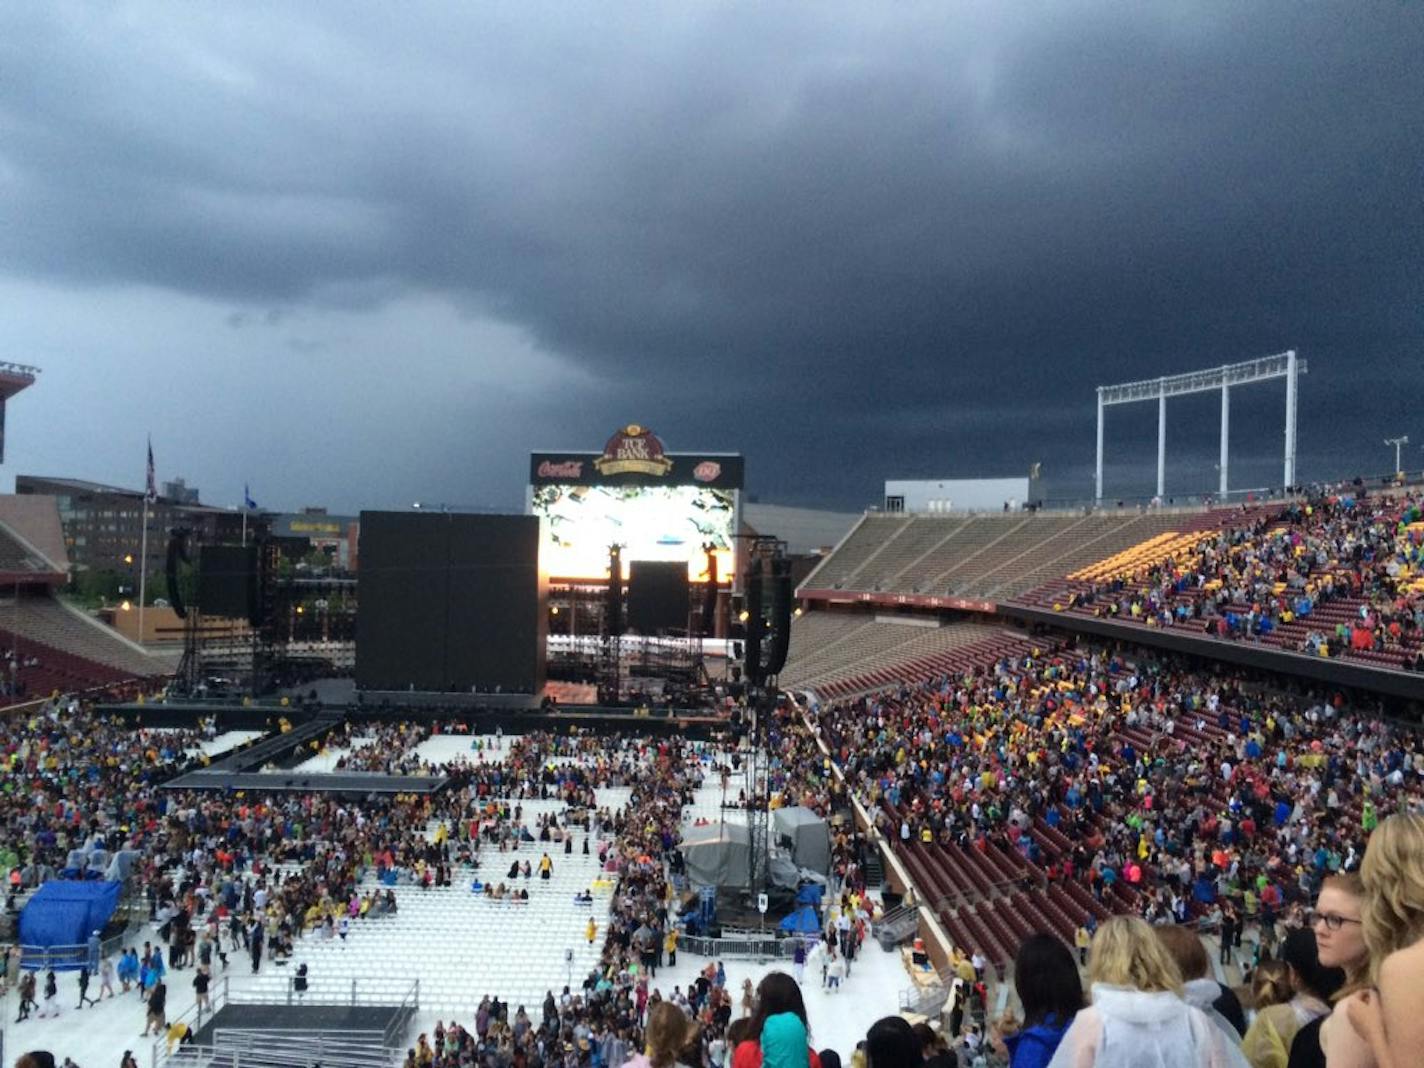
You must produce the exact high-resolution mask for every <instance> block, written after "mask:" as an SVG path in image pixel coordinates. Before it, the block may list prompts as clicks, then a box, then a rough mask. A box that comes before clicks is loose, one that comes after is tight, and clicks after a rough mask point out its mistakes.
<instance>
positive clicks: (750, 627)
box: [744, 560, 766, 685]
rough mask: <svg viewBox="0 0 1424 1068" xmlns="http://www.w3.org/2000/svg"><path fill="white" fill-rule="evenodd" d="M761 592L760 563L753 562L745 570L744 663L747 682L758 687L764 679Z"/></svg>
mask: <svg viewBox="0 0 1424 1068" xmlns="http://www.w3.org/2000/svg"><path fill="white" fill-rule="evenodd" d="M761 591H762V575H761V561H760V560H754V561H753V562H752V565H751V567H750V568H748V569H747V609H746V611H747V625H746V631H747V633H746V639H745V640H746V650H747V655H746V657H745V661H744V662H745V664H746V676H747V681H748V682H750V683H753V684H756V685H760V683H761V681H762V678H763V677H764V676H763V674H762V668H761V641H762V636H763V635H764V634H765V632H766V620H764V619H763V618H762V614H761Z"/></svg>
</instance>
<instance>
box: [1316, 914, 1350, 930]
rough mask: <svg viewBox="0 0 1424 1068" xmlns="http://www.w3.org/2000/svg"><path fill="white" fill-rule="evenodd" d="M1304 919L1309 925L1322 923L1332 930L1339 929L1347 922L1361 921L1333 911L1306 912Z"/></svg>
mask: <svg viewBox="0 0 1424 1068" xmlns="http://www.w3.org/2000/svg"><path fill="white" fill-rule="evenodd" d="M1305 919H1306V922H1307V923H1308V924H1309V925H1310V926H1311V927H1314V926H1315V925H1316V924H1318V923H1323V924H1325V926H1326V927H1327V928H1328V929H1330V930H1332V931H1338V930H1340V928H1341V927H1344V926H1345V924H1347V923H1360V922H1361V921H1360V920H1353V919H1351V918H1350V917H1349V916H1340V915H1337V914H1336V913H1334V912H1307V913H1306V914H1305Z"/></svg>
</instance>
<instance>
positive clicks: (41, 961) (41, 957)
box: [19, 910, 128, 977]
mask: <svg viewBox="0 0 1424 1068" xmlns="http://www.w3.org/2000/svg"><path fill="white" fill-rule="evenodd" d="M115 911H117V910H115ZM127 936H128V932H127V930H125V931H123V932H120V933H119V934H116V935H112V936H110V937H109V938H106V939H104V940H103V941H102V942H98V943H91V942H80V943H76V944H74V945H69V946H27V945H25V944H24V943H20V946H19V949H20V967H21V968H24V969H25V970H26V971H40V972H42V971H47V970H49V969H50V968H53V969H54V970H55V971H57V972H63V971H78V970H79V969H80V968H83V967H85V966H88V968H89V971H90V973H91V974H93V975H95V976H96V977H97V975H98V971H99V962H100V961H101V960H103V959H104V958H105V957H107V956H110V955H112V954H114V953H117V952H118V951H119V950H120V949H122V948H123V946H124V942H125V940H126V939H127Z"/></svg>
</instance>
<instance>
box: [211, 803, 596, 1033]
mask: <svg viewBox="0 0 1424 1068" xmlns="http://www.w3.org/2000/svg"><path fill="white" fill-rule="evenodd" d="M517 803H518V804H520V805H522V806H523V810H524V818H525V823H526V825H529V826H533V824H534V821H535V819H536V817H537V816H539V815H540V814H542V813H544V812H546V811H562V807H563V806H562V805H561V804H559V803H557V802H552V801H542V802H541V801H528V800H525V801H519V802H517ZM580 838H581V835H578V834H576V836H575V848H574V852H573V853H572V854H569V855H565V854H564V852H563V846H562V845H558V846H557V847H555V846H552V845H549V844H547V843H541V842H526V843H524V845H523V846H522V847H521V848H520V849H519V850H518V851H517V852H511V853H500V852H499V851H498V850H490V849H488V848H485V849H482V850H481V854H480V861H481V862H480V867H479V869H478V871H472V870H470V869H468V868H457V872H456V876H457V877H456V880H455V881H456V885H454V886H448V887H435V888H432V889H429V890H423V889H421V888H420V887H417V886H412V885H399V886H396V887H395V894H396V900H397V902H398V904H399V909H398V912H397V914H396V915H395V916H394V917H381V918H378V919H372V920H358V921H356V922H354V923H353V924H352V925H351V932H350V934H349V936H348V937H347V938H346V940H345V941H343V940H342V939H340V938H332V939H329V940H324V939H322V938H321V937H319V936H317V935H313V934H310V933H309V934H308V935H307V936H306V937H305V938H303V939H302V940H301V941H300V942H298V943H297V946H296V952H295V953H294V955H293V956H292V959H291V961H290V962H289V963H287V964H285V965H280V966H279V965H277V964H275V963H272V962H265V963H264V964H263V966H262V974H261V975H259V976H258V977H257V980H256V985H255V987H254V989H256V990H258V991H260V992H261V993H263V994H265V995H271V996H273V997H275V998H277V999H278V1000H285V998H286V990H287V984H288V981H289V978H290V976H291V975H293V974H295V972H296V969H297V966H298V965H300V964H303V963H305V964H306V965H307V967H308V975H309V978H310V982H311V986H312V991H313V996H314V997H315V996H320V995H321V993H322V990H323V989H324V988H335V989H338V990H349V989H350V985H351V982H352V980H355V981H356V983H357V984H358V989H359V990H360V991H362V992H363V993H383V994H403V993H404V992H405V991H407V990H409V989H410V986H411V984H412V983H413V982H414V981H415V979H416V978H417V977H418V978H419V979H420V1005H421V1008H422V1009H423V1010H426V1011H433V1012H436V1013H446V1014H448V1013H460V1014H462V1015H465V1014H472V1013H473V1012H474V1008H475V1006H476V1005H477V1004H478V1003H479V1000H480V998H481V997H483V996H484V995H485V994H492V993H498V994H499V995H500V996H501V997H502V998H507V999H508V1000H509V1002H510V1004H511V1006H513V1007H515V1008H517V1007H518V1006H519V1005H524V1006H526V1007H527V1008H528V1009H529V1011H530V1012H531V1013H534V1012H536V1011H537V1007H538V1006H539V1004H540V1003H541V1002H542V1001H543V1000H544V994H545V992H546V991H547V990H548V989H549V988H550V984H551V982H552V978H551V977H553V976H566V977H568V978H566V979H565V981H566V982H568V981H572V984H573V985H574V986H577V985H578V984H579V983H581V982H582V981H583V977H584V976H585V975H587V974H588V972H589V969H591V968H592V967H593V965H594V963H595V962H596V961H597V959H598V955H599V952H600V951H601V950H602V946H603V939H602V934H603V931H604V929H605V927H606V925H607V920H608V910H609V896H610V893H611V886H609V885H607V884H601V883H599V881H598V880H599V875H600V872H599V865H598V854H597V850H596V849H594V844H593V843H592V842H590V849H592V850H593V851H592V852H591V853H590V854H589V855H588V856H584V855H583V854H582V852H581V851H580V844H581V843H580ZM546 848H547V849H548V852H549V856H550V858H551V859H552V860H553V862H554V870H553V874H552V876H551V878H550V879H549V880H548V881H545V880H542V879H540V878H539V876H538V872H537V868H538V864H539V858H540V856H541V854H542V853H543V852H544V850H545V849H546ZM516 858H517V859H519V860H520V861H521V862H522V861H524V860H528V861H529V862H530V863H531V864H533V865H534V867H535V869H536V871H535V874H534V877H533V878H532V879H522V878H520V879H515V880H508V879H507V878H506V876H507V875H508V874H509V871H508V868H509V864H510V863H511V861H512V860H514V859H516ZM476 876H478V877H479V878H480V879H481V880H482V881H491V880H492V881H493V882H494V883H496V884H498V883H500V882H505V883H506V884H507V885H510V886H516V885H517V886H518V887H519V888H520V889H527V890H528V891H529V897H530V900H529V903H528V904H518V905H516V904H513V903H511V902H509V901H508V900H506V901H503V902H495V901H489V900H487V899H486V898H485V897H484V895H483V893H482V892H481V893H475V892H473V891H472V890H471V889H470V884H471V881H472V880H473V879H474V878H475V877H476ZM368 881H369V887H363V888H362V889H363V892H364V891H365V889H368V888H369V889H375V888H377V886H378V884H377V882H376V880H375V878H374V877H372V878H370V879H369V880H368ZM590 889H591V890H592V891H593V905H592V906H589V905H575V904H574V900H573V898H574V895H575V894H576V893H579V892H580V891H583V890H590ZM590 915H592V916H593V917H594V919H595V921H596V922H597V924H598V931H599V937H598V938H597V939H595V941H594V943H593V945H590V944H589V942H588V939H587V937H586V935H587V931H586V928H587V925H588V920H589V916H590ZM569 952H572V959H568V957H567V954H568V953H569ZM233 967H234V968H246V967H247V963H246V960H245V958H241V957H238V958H234V962H233ZM560 985H562V984H560ZM555 993H558V991H557V989H556V990H555Z"/></svg>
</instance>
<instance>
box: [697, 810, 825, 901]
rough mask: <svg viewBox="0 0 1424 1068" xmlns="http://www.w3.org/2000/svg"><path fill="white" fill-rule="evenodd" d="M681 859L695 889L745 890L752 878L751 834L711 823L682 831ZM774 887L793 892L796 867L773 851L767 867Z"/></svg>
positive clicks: (739, 826) (738, 826) (744, 829)
mask: <svg viewBox="0 0 1424 1068" xmlns="http://www.w3.org/2000/svg"><path fill="white" fill-rule="evenodd" d="M678 848H679V849H680V850H681V851H682V859H683V862H684V864H685V865H686V867H687V878H688V880H689V881H690V882H691V883H692V885H693V886H746V885H747V880H748V879H749V878H750V877H751V872H750V870H749V863H748V861H749V857H750V856H751V832H750V831H748V830H747V827H746V825H745V824H742V823H727V824H722V823H708V824H705V825H703V826H701V827H687V828H685V829H684V830H683V836H682V845H680V846H679V847H678ZM768 873H769V875H770V882H771V884H772V885H773V886H779V887H786V888H794V887H795V886H796V883H797V871H796V865H795V864H793V863H792V862H791V860H790V859H789V858H788V857H786V856H785V855H784V854H781V853H779V852H777V851H773V852H772V855H771V863H770V865H769V866H768Z"/></svg>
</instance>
